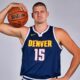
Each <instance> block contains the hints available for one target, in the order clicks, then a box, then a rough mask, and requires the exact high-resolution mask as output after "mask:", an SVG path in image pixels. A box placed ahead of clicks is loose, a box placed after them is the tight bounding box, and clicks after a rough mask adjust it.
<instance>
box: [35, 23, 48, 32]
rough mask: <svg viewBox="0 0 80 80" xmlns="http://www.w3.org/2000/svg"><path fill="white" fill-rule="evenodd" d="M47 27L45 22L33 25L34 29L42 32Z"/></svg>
mask: <svg viewBox="0 0 80 80" xmlns="http://www.w3.org/2000/svg"><path fill="white" fill-rule="evenodd" d="M47 28H48V25H47V23H45V24H35V26H34V29H35V30H36V31H37V32H39V33H42V32H44V31H45V30H46V29H47Z"/></svg>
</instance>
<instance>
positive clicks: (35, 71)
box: [20, 26, 61, 79]
mask: <svg viewBox="0 0 80 80" xmlns="http://www.w3.org/2000/svg"><path fill="white" fill-rule="evenodd" d="M53 30H54V27H52V26H48V28H47V29H46V30H45V31H44V32H43V33H41V34H40V33H38V32H36V31H35V29H34V27H30V31H29V33H28V36H27V38H26V40H25V42H24V45H23V47H22V52H23V54H22V66H21V73H20V75H25V76H28V77H32V78H36V79H47V78H52V77H57V76H59V75H60V74H61V71H60V53H61V48H60V46H59V44H58V42H57V41H56V38H55V35H54V33H53Z"/></svg>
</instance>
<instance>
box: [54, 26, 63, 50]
mask: <svg viewBox="0 0 80 80" xmlns="http://www.w3.org/2000/svg"><path fill="white" fill-rule="evenodd" d="M53 35H54V38H55V40H56V42H57V44H58V46H59V48H60V49H61V50H62V49H63V48H62V46H61V45H60V41H59V40H58V39H57V37H56V34H55V27H53Z"/></svg>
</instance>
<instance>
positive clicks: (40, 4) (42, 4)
mask: <svg viewBox="0 0 80 80" xmlns="http://www.w3.org/2000/svg"><path fill="white" fill-rule="evenodd" d="M37 6H44V7H45V9H46V10H47V8H46V5H45V4H44V3H43V2H37V3H35V4H34V5H33V7H32V9H33V10H34V7H37Z"/></svg>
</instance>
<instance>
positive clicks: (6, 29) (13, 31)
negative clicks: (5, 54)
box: [0, 3, 26, 37]
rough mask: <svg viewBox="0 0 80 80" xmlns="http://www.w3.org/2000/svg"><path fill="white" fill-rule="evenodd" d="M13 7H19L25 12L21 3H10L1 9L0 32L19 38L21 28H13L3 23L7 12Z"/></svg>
mask: <svg viewBox="0 0 80 80" xmlns="http://www.w3.org/2000/svg"><path fill="white" fill-rule="evenodd" d="M13 7H19V8H20V9H21V10H26V8H25V6H24V5H23V4H21V3H11V4H9V5H8V6H7V7H6V8H5V9H3V10H2V11H1V12H0V32H1V33H4V34H6V35H9V36H15V37H21V28H14V27H13V26H11V25H9V24H8V23H7V24H6V23H5V22H4V19H5V17H6V15H7V14H8V11H9V10H10V9H11V8H13Z"/></svg>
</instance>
